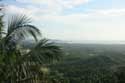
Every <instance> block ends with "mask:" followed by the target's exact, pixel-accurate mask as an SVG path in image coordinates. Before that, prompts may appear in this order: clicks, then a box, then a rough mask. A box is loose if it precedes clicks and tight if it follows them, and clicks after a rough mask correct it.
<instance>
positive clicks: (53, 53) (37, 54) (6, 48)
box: [0, 15, 61, 83]
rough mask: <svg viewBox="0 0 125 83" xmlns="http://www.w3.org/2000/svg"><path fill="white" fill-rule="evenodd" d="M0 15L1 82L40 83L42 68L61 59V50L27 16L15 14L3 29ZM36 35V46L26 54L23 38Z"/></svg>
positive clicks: (34, 37)
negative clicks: (44, 37)
mask: <svg viewBox="0 0 125 83" xmlns="http://www.w3.org/2000/svg"><path fill="white" fill-rule="evenodd" d="M2 18H3V16H1V17H0V83H39V82H38V81H39V78H40V76H41V71H40V67H41V66H42V65H44V64H45V63H46V62H51V61H53V60H59V58H60V55H61V49H60V48H59V47H58V46H56V45H55V44H53V43H51V42H50V41H48V40H47V39H43V38H42V39H41V40H39V39H38V36H41V33H40V31H39V29H38V28H36V27H35V26H34V25H32V24H31V20H30V19H29V18H27V17H26V16H25V15H14V16H12V18H11V19H9V21H8V27H7V30H4V29H5V27H4V26H3V21H2ZM28 37H33V39H34V40H35V45H34V46H33V47H32V48H30V49H29V50H28V51H26V52H25V53H24V51H22V49H24V48H23V47H22V44H20V43H21V42H22V40H25V39H26V38H28Z"/></svg>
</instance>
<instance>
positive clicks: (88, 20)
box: [7, 5, 125, 40]
mask: <svg viewBox="0 0 125 83" xmlns="http://www.w3.org/2000/svg"><path fill="white" fill-rule="evenodd" d="M7 12H9V13H16V12H17V13H26V14H29V15H31V16H32V17H33V19H35V21H36V22H37V24H41V22H42V21H44V22H45V24H44V28H40V29H41V30H42V31H44V34H45V35H46V36H47V37H49V38H57V39H61V38H62V39H75V40H116V39H117V40H125V33H124V31H125V28H124V27H125V24H124V22H125V20H124V18H125V9H108V10H91V11H89V12H88V13H74V14H70V15H63V16H62V15H59V14H55V15H53V14H50V13H49V11H48V10H42V9H41V8H38V7H34V6H27V7H25V8H23V7H17V6H14V5H9V6H8V8H7ZM43 13H46V14H44V15H43ZM37 14H39V15H37ZM117 17H118V18H119V19H117ZM52 22H53V24H49V23H52ZM58 23H60V24H63V26H60V27H62V28H63V29H61V28H60V27H57V24H58ZM48 27H49V29H48ZM53 28H57V30H56V29H54V30H53Z"/></svg>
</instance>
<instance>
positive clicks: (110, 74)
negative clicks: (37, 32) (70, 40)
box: [50, 43, 125, 83]
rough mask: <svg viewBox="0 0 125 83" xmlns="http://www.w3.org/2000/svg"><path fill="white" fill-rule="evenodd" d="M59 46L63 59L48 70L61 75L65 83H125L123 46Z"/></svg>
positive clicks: (124, 46) (124, 47)
mask: <svg viewBox="0 0 125 83" xmlns="http://www.w3.org/2000/svg"><path fill="white" fill-rule="evenodd" d="M60 45H61V46H62V47H63V50H64V52H65V56H64V59H63V61H61V62H60V63H58V64H53V65H50V68H51V69H52V70H57V71H58V72H60V73H62V74H63V77H65V79H66V80H68V81H67V83H125V80H124V79H125V71H124V70H125V65H124V64H125V45H94V44H66V43H65V44H60ZM57 83H58V82H57ZM62 83H63V82H62ZM64 83H66V82H64Z"/></svg>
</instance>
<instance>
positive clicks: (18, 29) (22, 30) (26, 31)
mask: <svg viewBox="0 0 125 83" xmlns="http://www.w3.org/2000/svg"><path fill="white" fill-rule="evenodd" d="M30 23H31V20H30V18H27V17H26V16H25V15H21V16H18V15H17V16H12V18H11V19H10V20H9V22H8V34H7V38H9V37H11V38H12V37H13V38H14V36H15V37H16V39H17V40H19V39H24V38H25V37H27V36H32V37H33V38H34V39H35V40H37V39H38V38H37V36H38V35H41V33H40V31H39V29H37V28H36V27H35V26H34V25H31V24H30Z"/></svg>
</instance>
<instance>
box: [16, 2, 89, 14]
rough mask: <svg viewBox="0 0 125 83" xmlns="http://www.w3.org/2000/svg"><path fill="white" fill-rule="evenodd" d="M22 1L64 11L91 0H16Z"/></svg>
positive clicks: (50, 9) (51, 9)
mask: <svg viewBox="0 0 125 83" xmlns="http://www.w3.org/2000/svg"><path fill="white" fill-rule="evenodd" d="M16 1H17V2H20V3H30V4H37V5H46V6H47V8H48V10H49V11H57V12H60V11H63V10H64V9H69V8H74V7H77V6H79V5H82V4H86V3H88V2H89V1H91V0H30V1H29V0H16Z"/></svg>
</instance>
